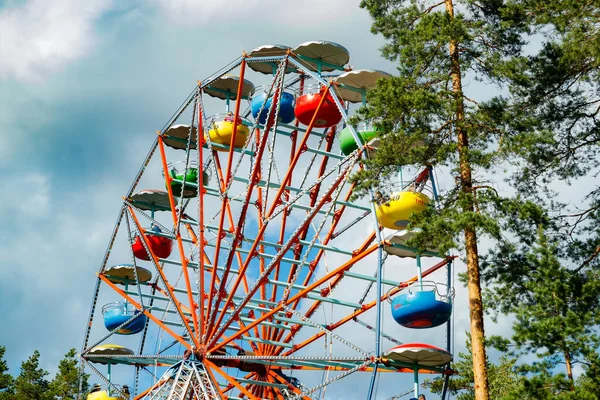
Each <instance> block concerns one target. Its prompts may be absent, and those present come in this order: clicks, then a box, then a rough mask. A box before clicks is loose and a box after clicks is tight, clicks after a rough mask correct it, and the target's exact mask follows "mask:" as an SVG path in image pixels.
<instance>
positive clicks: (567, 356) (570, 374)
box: [563, 350, 575, 390]
mask: <svg viewBox="0 0 600 400" xmlns="http://www.w3.org/2000/svg"><path fill="white" fill-rule="evenodd" d="M563 354H564V355H565V364H567V376H568V377H569V381H571V390H575V381H574V380H573V365H572V361H571V354H570V353H569V351H568V350H563Z"/></svg>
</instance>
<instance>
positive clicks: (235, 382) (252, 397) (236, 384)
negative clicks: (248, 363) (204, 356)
mask: <svg viewBox="0 0 600 400" xmlns="http://www.w3.org/2000/svg"><path fill="white" fill-rule="evenodd" d="M205 363H206V364H207V365H208V367H209V368H211V369H213V370H215V371H216V372H217V373H218V374H219V375H221V376H222V377H223V378H225V379H226V380H227V381H228V382H229V383H230V384H232V385H233V386H235V387H236V388H237V389H238V390H239V391H240V392H242V393H243V394H245V395H246V396H248V397H249V398H250V399H256V400H260V399H258V398H257V397H256V396H254V395H253V394H251V393H250V392H248V390H246V388H245V387H243V386H242V385H240V384H239V383H238V382H237V381H236V380H235V379H234V378H231V377H230V376H229V375H228V374H226V373H225V372H224V371H223V370H222V369H221V368H219V367H217V366H216V365H215V364H213V363H212V362H210V361H209V360H206V361H205Z"/></svg>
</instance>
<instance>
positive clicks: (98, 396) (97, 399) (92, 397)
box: [86, 390, 129, 400]
mask: <svg viewBox="0 0 600 400" xmlns="http://www.w3.org/2000/svg"><path fill="white" fill-rule="evenodd" d="M86 400H129V399H124V398H123V397H111V396H109V395H108V393H107V392H106V390H101V391H99V392H94V393H90V394H88V395H87V399H86Z"/></svg>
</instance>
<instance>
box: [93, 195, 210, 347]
mask: <svg viewBox="0 0 600 400" xmlns="http://www.w3.org/2000/svg"><path fill="white" fill-rule="evenodd" d="M129 215H130V216H131V218H132V219H133V222H134V224H135V226H136V227H137V230H138V232H139V233H140V237H141V239H142V243H143V245H144V247H145V248H146V251H147V252H148V253H149V254H150V255H151V258H152V261H153V264H154V267H155V268H156V271H157V272H158V273H159V276H160V278H161V281H162V283H163V285H164V286H165V289H166V290H167V293H168V297H169V298H170V299H171V301H172V302H173V305H174V306H175V309H176V310H177V313H178V314H179V318H180V319H181V322H182V324H183V325H184V327H185V329H186V331H187V333H188V335H189V337H190V339H191V340H192V341H193V343H194V345H195V346H196V347H197V348H198V347H200V346H199V343H198V339H197V338H196V336H195V335H194V333H193V331H192V328H191V327H190V326H189V324H188V323H187V321H188V319H187V318H186V316H185V315H184V313H183V310H182V308H181V306H180V304H181V303H180V302H179V301H178V300H177V296H175V293H174V289H173V287H172V286H171V285H170V284H169V281H168V279H167V277H166V275H165V273H164V271H163V269H162V267H161V265H160V263H159V261H158V258H157V257H156V254H154V252H153V250H152V247H151V246H150V245H149V242H148V237H147V236H146V233H145V230H144V229H143V228H142V227H141V225H140V223H139V221H138V219H137V217H136V215H135V213H134V212H133V209H132V208H131V207H129ZM185 264H186V263H185V260H182V267H183V265H185ZM183 271H184V272H185V276H188V275H187V265H185V267H183ZM104 280H105V281H108V279H106V278H104ZM113 287H114V288H116V286H114V285H113ZM188 290H189V296H188V298H190V297H191V293H192V290H191V287H189V288H188ZM123 295H125V293H123ZM190 311H191V312H192V316H193V315H195V311H194V303H193V302H192V303H191V304H190ZM144 312H145V311H144ZM151 318H154V317H151ZM196 332H198V331H197V330H196ZM188 346H189V345H188Z"/></svg>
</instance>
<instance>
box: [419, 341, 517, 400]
mask: <svg viewBox="0 0 600 400" xmlns="http://www.w3.org/2000/svg"><path fill="white" fill-rule="evenodd" d="M466 348H467V353H459V354H458V357H457V358H456V361H455V362H454V363H453V364H452V369H453V370H454V371H456V373H455V374H454V375H453V376H452V377H451V379H450V381H449V387H448V393H449V394H451V395H452V396H453V398H456V399H457V400H473V399H475V389H474V387H473V378H474V377H473V356H472V354H471V340H470V337H469V335H468V334H467V340H466ZM516 363H517V358H516V357H512V356H509V355H503V356H501V357H500V359H499V360H498V363H491V362H489V360H488V362H487V371H488V379H489V393H490V398H492V399H494V400H507V399H509V398H510V396H511V395H512V394H518V393H522V391H523V383H522V380H521V379H522V378H521V375H520V374H519V373H518V372H517V369H516ZM443 381H444V378H437V379H434V380H432V381H426V382H425V385H426V386H428V387H429V390H431V392H432V393H435V394H441V393H442V390H443Z"/></svg>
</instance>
